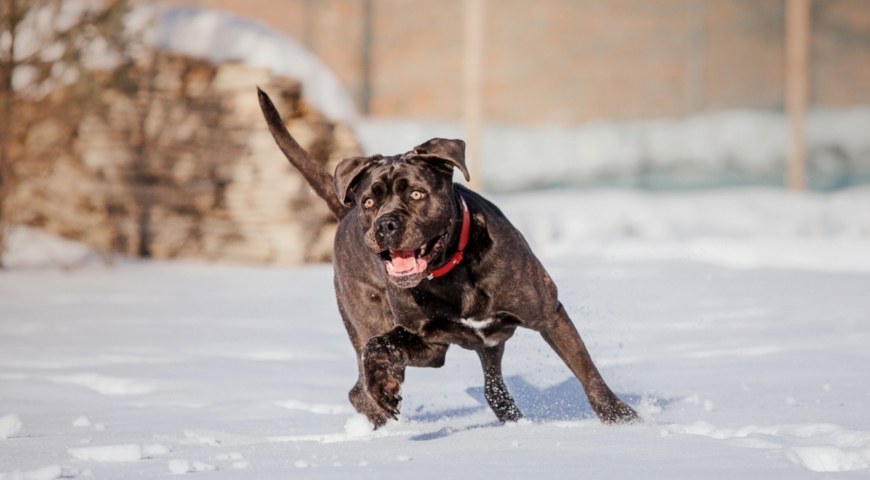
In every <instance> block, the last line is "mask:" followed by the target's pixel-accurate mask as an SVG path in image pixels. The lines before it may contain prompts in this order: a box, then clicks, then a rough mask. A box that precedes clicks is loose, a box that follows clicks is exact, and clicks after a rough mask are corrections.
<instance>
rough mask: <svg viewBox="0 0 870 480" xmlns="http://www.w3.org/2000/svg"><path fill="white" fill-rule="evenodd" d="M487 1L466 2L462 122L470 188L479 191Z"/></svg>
mask: <svg viewBox="0 0 870 480" xmlns="http://www.w3.org/2000/svg"><path fill="white" fill-rule="evenodd" d="M483 2H484V0H465V1H464V5H465V15H464V16H465V25H464V26H465V45H464V71H463V82H462V121H463V124H464V127H465V164H466V166H467V167H468V171H469V174H470V175H471V181H470V182H469V187H470V188H471V189H472V190H476V191H480V190H481V186H482V185H483V182H482V179H481V178H480V177H481V171H480V170H481V169H480V137H481V127H482V125H481V124H482V123H483V106H482V90H483V33H484V32H483V29H484V27H483V9H484V4H483Z"/></svg>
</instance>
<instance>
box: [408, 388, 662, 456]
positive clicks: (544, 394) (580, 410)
mask: <svg viewBox="0 0 870 480" xmlns="http://www.w3.org/2000/svg"><path fill="white" fill-rule="evenodd" d="M505 383H506V384H507V387H508V390H509V391H510V392H511V395H512V396H513V397H514V400H516V402H517V406H518V407H519V409H520V411H521V412H522V413H523V416H524V417H525V418H527V419H529V420H531V421H533V422H538V423H546V422H554V421H572V420H588V419H593V418H595V412H594V411H592V407H591V406H590V405H589V402H588V401H587V400H586V392H584V391H583V387H582V386H581V385H580V382H578V381H577V379H575V378H568V379H566V380H565V381H564V382H562V383H559V384H558V385H553V386H551V387H548V388H544V389H541V388H538V387H536V386H534V385H532V384H530V383H529V382H527V381H525V380H524V379H523V378H522V377H519V376H512V377H508V378H505ZM465 392H466V393H467V394H468V395H470V396H471V397H472V398H474V399H475V400H477V402H478V403H479V404H480V405H478V406H474V407H465V408H456V409H452V410H444V411H440V412H422V413H418V414H414V415H410V416H409V417H408V420H412V421H416V422H436V421H438V420H443V419H450V418H460V417H465V416H468V415H472V414H475V413H478V412H480V411H482V410H488V409H489V405H488V404H487V402H486V398H485V397H484V393H483V387H471V388H469V389H467V390H465ZM618 396H619V398H621V399H622V400H623V401H625V402H626V403H628V404H629V405H639V404H640V403H642V402H643V403H647V404H651V405H655V406H659V407H665V406H666V405H667V404H668V403H670V402H669V401H668V400H666V399H660V398H654V397H649V396H648V395H634V394H626V393H623V394H618ZM495 425H498V422H492V423H487V424H482V425H475V426H471V427H465V428H453V427H444V428H442V429H441V430H438V431H437V432H431V433H425V434H422V435H418V436H416V437H412V440H434V439H436V438H443V437H446V436H448V435H450V434H452V433H454V432H457V431H462V430H471V429H475V428H481V427H488V426H495Z"/></svg>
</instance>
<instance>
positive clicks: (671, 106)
mask: <svg viewBox="0 0 870 480" xmlns="http://www.w3.org/2000/svg"><path fill="white" fill-rule="evenodd" d="M367 2H370V3H369V4H368V5H370V8H371V10H370V11H371V15H370V19H371V21H370V29H369V31H370V34H371V36H370V50H369V58H370V69H369V71H370V75H369V77H368V78H369V80H368V85H370V96H369V97H368V102H366V100H365V99H366V98H367V97H366V94H365V93H364V92H365V90H366V85H367V82H366V78H365V74H364V72H365V68H364V61H363V58H364V57H365V55H364V46H365V44H366V43H365V41H364V39H365V32H366V28H365V25H366V22H365V18H366V15H365V11H366V5H367ZM172 3H175V4H188V5H198V6H203V7H214V8H221V9H226V10H231V11H233V12H235V13H237V14H239V15H241V16H245V17H248V18H253V19H256V20H259V21H261V22H263V23H265V24H268V25H270V26H272V27H274V28H276V29H278V30H281V31H283V32H285V33H287V34H289V35H290V36H292V37H294V38H296V39H297V40H299V41H300V42H302V43H304V44H305V45H307V46H308V47H309V48H310V49H311V50H313V51H314V52H315V53H316V54H317V55H319V56H320V57H321V59H322V60H323V61H324V62H325V63H326V64H327V65H328V66H329V67H330V68H332V69H333V71H334V72H335V73H336V74H337V75H338V76H339V78H341V79H342V81H343V82H344V84H345V86H346V87H347V88H348V90H349V91H350V92H351V94H352V95H353V96H354V97H355V98H356V100H357V102H358V108H360V110H363V111H365V110H366V103H367V107H368V111H370V112H371V114H373V115H376V116H403V117H411V118H415V119H438V120H455V119H458V118H459V115H460V111H461V105H460V99H461V84H460V78H461V65H462V50H461V49H462V2H461V0H174V1H173V2H172ZM486 8H487V14H486V26H485V29H486V32H485V49H486V54H485V67H484V71H485V98H484V102H485V106H484V108H485V110H484V114H485V117H486V119H487V120H489V121H496V122H507V123H519V124H526V123H538V122H567V123H581V122H585V121H588V120H592V119H601V118H606V119H636V118H657V117H677V116H682V115H686V114H690V113H697V112H703V111H710V110H718V109H724V108H741V107H750V108H762V109H781V108H782V104H783V75H782V72H783V67H784V66H783V37H784V31H783V30H784V13H785V12H784V9H785V2H784V0H586V1H584V0H538V1H535V2H531V1H529V0H488V1H487V6H486ZM812 15H813V39H812V63H811V103H812V105H814V106H848V105H854V104H870V0H814V2H813V13H812Z"/></svg>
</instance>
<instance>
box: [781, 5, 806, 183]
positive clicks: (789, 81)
mask: <svg viewBox="0 0 870 480" xmlns="http://www.w3.org/2000/svg"><path fill="white" fill-rule="evenodd" d="M785 16H786V21H785V106H786V111H787V113H788V119H789V127H790V138H789V150H788V182H787V183H788V187H789V188H790V189H792V190H803V189H804V188H805V187H806V140H805V135H804V131H805V121H806V120H805V117H806V110H807V101H808V97H809V54H810V0H786V13H785Z"/></svg>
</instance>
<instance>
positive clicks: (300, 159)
mask: <svg viewBox="0 0 870 480" xmlns="http://www.w3.org/2000/svg"><path fill="white" fill-rule="evenodd" d="M257 94H258V96H259V98H260V109H262V110H263V116H264V117H266V123H267V124H269V131H270V132H272V137H273V138H274V139H275V143H277V144H278V147H279V148H280V149H281V151H282V152H284V156H285V157H287V160H290V163H291V164H293V166H294V167H296V169H297V170H299V173H301V174H302V176H303V177H304V178H305V180H306V181H307V182H308V184H309V185H311V188H313V189H314V192H315V193H316V194H317V195H318V196H319V197H320V198H322V199H323V200H325V201H326V205H328V206H329V209H330V210H331V211H332V214H333V215H335V216H336V218H338V219H339V220H341V219H342V218H344V216H345V215H347V213H348V212H349V211H350V208H348V207H347V206H346V205H343V204H342V203H341V202H339V201H338V197H337V196H336V195H335V187H334V186H333V183H332V175H330V174H329V172H327V171H326V169H325V168H323V165H321V164H320V162H318V161H317V160H315V159H314V157H312V156H311V154H309V153H308V152H306V151H305V149H303V148H302V147H301V146H299V144H298V143H296V140H294V139H293V137H292V136H290V132H288V131H287V127H286V126H284V122H283V121H282V120H281V115H279V114H278V110H277V109H276V108H275V105H274V104H273V103H272V100H271V99H270V98H269V96H268V95H266V94H265V93H264V92H263V91H262V90H260V89H259V88H257Z"/></svg>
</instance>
